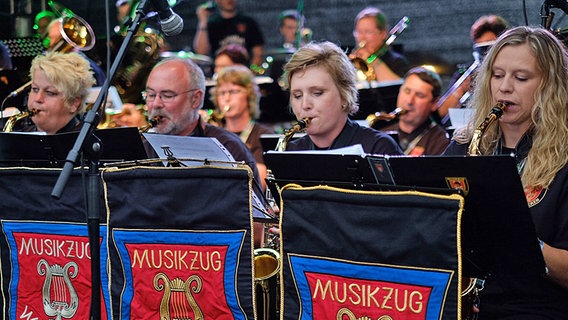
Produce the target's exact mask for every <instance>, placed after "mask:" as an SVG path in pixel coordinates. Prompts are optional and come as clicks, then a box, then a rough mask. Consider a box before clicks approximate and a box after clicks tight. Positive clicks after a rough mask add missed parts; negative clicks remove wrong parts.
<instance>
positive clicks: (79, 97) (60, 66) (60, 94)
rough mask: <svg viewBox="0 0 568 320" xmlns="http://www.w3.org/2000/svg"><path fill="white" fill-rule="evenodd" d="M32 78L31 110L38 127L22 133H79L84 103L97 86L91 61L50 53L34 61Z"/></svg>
mask: <svg viewBox="0 0 568 320" xmlns="http://www.w3.org/2000/svg"><path fill="white" fill-rule="evenodd" d="M30 77H31V79H32V84H31V90H30V94H29V97H28V110H34V114H33V116H32V117H31V119H32V121H33V123H34V125H35V126H34V127H33V128H26V129H23V130H22V131H42V132H45V133H47V134H55V133H63V132H70V131H79V130H80V129H81V124H82V123H81V121H80V120H79V117H78V115H79V114H82V113H84V112H85V103H84V100H85V98H86V96H87V94H88V90H89V88H91V87H92V86H93V84H94V83H95V79H94V77H93V71H92V70H91V68H90V65H89V62H88V61H87V60H85V58H83V57H82V56H81V55H79V54H77V53H74V52H70V53H61V52H49V53H47V54H46V55H45V56H43V55H40V56H37V57H35V58H34V60H33V61H32V66H31V68H30Z"/></svg>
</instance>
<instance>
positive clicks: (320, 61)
mask: <svg viewBox="0 0 568 320" xmlns="http://www.w3.org/2000/svg"><path fill="white" fill-rule="evenodd" d="M284 72H285V74H284V76H285V79H286V81H287V85H288V89H289V91H290V105H291V106H292V110H293V112H294V114H295V115H296V117H297V118H298V119H303V118H309V119H310V123H309V125H308V126H307V128H306V133H307V135H305V136H304V137H301V138H298V139H296V140H293V141H290V143H289V144H288V146H287V150H326V149H337V148H341V147H346V146H351V145H355V144H361V145H362V146H363V150H364V151H365V152H366V153H371V154H394V155H398V154H402V150H401V149H400V147H399V146H398V145H397V144H396V142H395V141H394V140H393V139H392V138H391V137H390V136H389V135H387V134H385V133H383V132H380V131H378V130H375V129H371V128H367V127H362V126H359V125H358V124H357V123H356V122H354V121H352V120H350V119H349V117H348V116H349V114H354V113H355V112H357V110H358V108H359V106H358V102H357V98H358V91H357V79H356V74H355V68H353V65H352V64H351V61H350V60H349V58H348V57H347V55H346V54H345V53H344V52H343V51H342V50H341V48H339V47H338V46H337V45H335V44H333V43H331V42H327V41H325V42H320V43H314V42H312V43H309V44H307V45H305V46H303V47H301V48H300V49H298V51H296V52H295V53H294V55H292V58H291V59H290V61H289V62H288V63H287V64H286V66H285V67H284Z"/></svg>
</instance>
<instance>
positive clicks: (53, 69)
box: [30, 52, 96, 113]
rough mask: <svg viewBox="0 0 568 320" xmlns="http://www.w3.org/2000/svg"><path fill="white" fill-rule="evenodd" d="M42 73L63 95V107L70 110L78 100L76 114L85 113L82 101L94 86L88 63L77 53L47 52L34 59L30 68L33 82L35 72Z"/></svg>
mask: <svg viewBox="0 0 568 320" xmlns="http://www.w3.org/2000/svg"><path fill="white" fill-rule="evenodd" d="M39 70H41V71H43V73H44V74H45V77H46V78H47V79H48V80H49V82H51V83H53V86H55V88H56V89H57V90H58V91H59V92H60V93H61V94H62V95H63V99H64V100H65V107H66V108H69V109H70V108H71V104H72V102H73V100H75V99H77V98H79V99H80V101H81V103H80V105H79V107H78V109H77V113H83V112H85V105H84V103H83V101H84V100H85V97H86V96H87V94H88V92H89V88H91V87H92V86H93V85H94V84H95V82H96V81H95V78H94V76H93V71H92V70H91V66H90V64H89V61H87V60H86V59H85V58H83V56H81V55H80V54H78V53H75V52H70V53H62V52H49V53H47V54H46V55H45V56H43V55H40V56H37V57H35V58H34V60H33V61H32V66H31V68H30V77H31V78H32V80H33V77H34V73H35V72H36V71H39Z"/></svg>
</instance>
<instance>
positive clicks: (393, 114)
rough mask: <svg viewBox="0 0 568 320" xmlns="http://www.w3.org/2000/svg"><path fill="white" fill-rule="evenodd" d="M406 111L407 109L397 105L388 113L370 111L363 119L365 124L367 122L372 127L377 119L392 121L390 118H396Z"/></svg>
mask: <svg viewBox="0 0 568 320" xmlns="http://www.w3.org/2000/svg"><path fill="white" fill-rule="evenodd" d="M407 112H408V110H406V109H403V108H400V107H398V108H396V109H394V110H393V111H392V112H390V113H386V112H375V113H371V114H370V115H368V116H367V118H365V121H367V124H369V127H371V128H372V127H373V126H374V125H375V123H376V122H377V121H381V120H382V121H392V120H395V119H398V117H400V116H402V115H403V114H405V113H407Z"/></svg>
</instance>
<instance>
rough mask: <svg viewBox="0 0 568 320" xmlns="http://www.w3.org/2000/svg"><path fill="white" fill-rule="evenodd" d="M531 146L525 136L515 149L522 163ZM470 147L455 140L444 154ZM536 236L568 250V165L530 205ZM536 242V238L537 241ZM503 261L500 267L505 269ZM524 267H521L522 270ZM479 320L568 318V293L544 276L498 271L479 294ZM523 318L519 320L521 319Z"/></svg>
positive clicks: (518, 159)
mask: <svg viewBox="0 0 568 320" xmlns="http://www.w3.org/2000/svg"><path fill="white" fill-rule="evenodd" d="M531 145H532V139H531V137H530V135H525V136H524V137H523V138H522V139H521V141H520V142H519V144H518V145H517V147H516V148H515V160H516V162H517V164H519V163H520V162H521V161H522V160H523V159H524V158H525V157H526V155H527V154H528V152H529V150H530V147H531ZM468 147H469V145H468V144H459V143H456V142H455V141H452V142H451V143H450V145H449V146H448V148H447V149H446V151H445V152H444V154H446V155H464V154H467V149H468ZM529 207H530V212H531V216H532V220H533V222H534V225H535V229H536V234H537V236H538V237H539V238H540V239H541V240H543V241H544V242H545V243H547V244H549V245H550V246H553V247H556V248H561V249H565V250H568V215H567V214H566V212H568V166H565V167H564V168H562V169H561V170H560V171H559V172H558V173H557V174H556V177H555V179H554V181H553V182H552V184H551V185H550V186H549V188H548V189H546V190H543V191H542V192H540V195H539V196H538V197H537V201H534V202H532V203H529ZM535 241H536V239H535ZM504 264H505V262H500V263H499V264H498V266H503V265H504ZM522 268H523V266H519V270H522ZM480 297H481V312H480V318H479V319H480V320H484V319H513V318H515V319H516V318H517V317H523V316H524V317H525V318H526V319H529V318H530V319H568V304H567V303H566V301H568V290H567V289H565V288H561V287H560V286H559V285H557V284H555V283H553V282H552V281H551V280H550V279H547V278H546V277H545V276H544V275H543V276H529V277H518V276H516V275H515V274H510V270H498V271H497V272H496V274H494V275H493V277H490V278H488V279H487V281H486V283H485V289H483V290H482V291H481V292H480ZM519 319H520V318H519Z"/></svg>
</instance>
